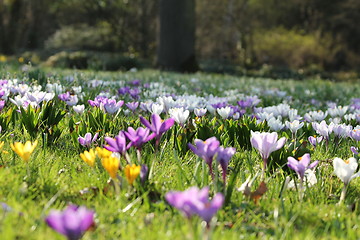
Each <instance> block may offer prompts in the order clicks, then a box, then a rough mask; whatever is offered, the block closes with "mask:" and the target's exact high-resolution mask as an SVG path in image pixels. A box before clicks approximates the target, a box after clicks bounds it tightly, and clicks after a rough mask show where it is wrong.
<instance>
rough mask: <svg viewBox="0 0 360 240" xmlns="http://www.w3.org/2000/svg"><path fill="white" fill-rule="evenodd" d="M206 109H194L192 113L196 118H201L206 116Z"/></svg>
mask: <svg viewBox="0 0 360 240" xmlns="http://www.w3.org/2000/svg"><path fill="white" fill-rule="evenodd" d="M206 112H207V109H206V108H195V109H194V113H195V115H196V116H197V117H202V116H204V115H205V114H206Z"/></svg>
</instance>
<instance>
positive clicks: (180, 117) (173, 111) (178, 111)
mask: <svg viewBox="0 0 360 240" xmlns="http://www.w3.org/2000/svg"><path fill="white" fill-rule="evenodd" d="M169 114H170V117H171V118H173V119H174V120H175V122H177V123H178V124H180V125H181V126H183V125H184V123H185V122H186V120H187V119H188V117H189V114H190V112H189V110H184V108H170V109H169Z"/></svg>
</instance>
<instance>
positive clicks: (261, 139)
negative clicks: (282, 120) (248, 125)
mask: <svg viewBox="0 0 360 240" xmlns="http://www.w3.org/2000/svg"><path fill="white" fill-rule="evenodd" d="M285 141H286V138H285V137H282V138H280V139H279V140H278V134H277V133H276V132H272V133H269V132H262V133H260V132H253V131H251V138H250V142H251V145H252V146H253V147H254V148H256V149H257V150H258V151H259V153H260V155H261V158H262V159H263V161H264V168H263V177H264V174H265V169H266V164H267V160H268V158H269V156H270V154H271V153H272V152H274V151H276V150H279V149H280V148H282V147H283V146H284V144H285Z"/></svg>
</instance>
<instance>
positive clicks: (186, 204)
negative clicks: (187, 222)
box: [165, 187, 224, 224]
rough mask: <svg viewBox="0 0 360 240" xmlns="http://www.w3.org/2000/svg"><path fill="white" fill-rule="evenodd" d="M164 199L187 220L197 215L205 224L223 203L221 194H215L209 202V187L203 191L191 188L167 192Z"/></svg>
mask: <svg viewBox="0 0 360 240" xmlns="http://www.w3.org/2000/svg"><path fill="white" fill-rule="evenodd" d="M165 199H166V201H167V202H168V203H169V204H170V205H171V206H173V207H175V208H177V209H179V210H180V211H181V212H182V213H183V214H184V215H185V216H186V217H187V218H190V217H191V216H193V215H198V216H200V217H201V218H202V219H203V220H204V221H205V222H206V223H207V224H209V223H210V221H211V218H212V217H213V216H214V215H215V213H216V212H217V211H218V210H219V209H220V208H221V207H222V205H223V203H224V196H223V195H222V194H221V193H217V194H216V195H215V196H214V197H213V199H212V201H209V187H204V188H203V189H198V188H197V187H191V188H189V189H188V190H185V191H183V192H176V191H173V192H168V193H166V195H165Z"/></svg>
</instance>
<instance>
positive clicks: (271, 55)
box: [254, 28, 335, 69]
mask: <svg viewBox="0 0 360 240" xmlns="http://www.w3.org/2000/svg"><path fill="white" fill-rule="evenodd" d="M331 41H332V40H331V39H330V38H328V37H323V38H319V37H317V36H316V35H315V34H302V33H300V32H297V31H295V30H286V29H284V28H276V29H272V30H261V31H257V32H256V33H255V35H254V55H255V58H256V60H257V62H258V63H259V64H270V65H277V66H282V67H289V68H293V69H299V68H306V67H309V66H314V65H317V67H319V68H320V69H323V67H324V64H325V63H326V62H329V61H332V59H333V58H334V55H335V54H334V53H335V52H334V50H330V49H331V47H330V45H331Z"/></svg>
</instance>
